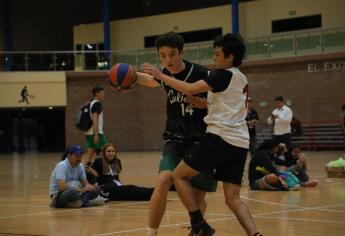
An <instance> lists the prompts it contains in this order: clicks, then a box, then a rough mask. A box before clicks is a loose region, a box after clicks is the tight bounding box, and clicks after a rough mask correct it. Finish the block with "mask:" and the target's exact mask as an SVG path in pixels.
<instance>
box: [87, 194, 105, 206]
mask: <svg viewBox="0 0 345 236" xmlns="http://www.w3.org/2000/svg"><path fill="white" fill-rule="evenodd" d="M106 201H107V199H106V198H103V197H101V196H99V195H98V197H96V198H95V199H92V200H90V201H89V205H88V206H103V205H104V203H106Z"/></svg>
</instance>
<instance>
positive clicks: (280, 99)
mask: <svg viewBox="0 0 345 236" xmlns="http://www.w3.org/2000/svg"><path fill="white" fill-rule="evenodd" d="M274 101H280V102H282V101H284V97H283V96H277V97H275V98H274Z"/></svg>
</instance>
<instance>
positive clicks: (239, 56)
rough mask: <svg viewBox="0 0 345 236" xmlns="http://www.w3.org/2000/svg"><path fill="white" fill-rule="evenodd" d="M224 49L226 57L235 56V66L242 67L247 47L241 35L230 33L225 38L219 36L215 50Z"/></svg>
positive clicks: (215, 41)
mask: <svg viewBox="0 0 345 236" xmlns="http://www.w3.org/2000/svg"><path fill="white" fill-rule="evenodd" d="M218 47H219V48H222V50H223V53H224V56H225V57H228V56H229V55H231V54H232V55H233V56H234V61H233V62H232V65H233V66H236V67H237V66H240V65H241V64H242V60H243V58H244V54H245V52H246V46H245V45H244V40H243V38H242V36H241V35H239V34H233V33H228V34H225V35H224V36H218V37H217V38H216V39H215V40H214V42H213V48H218Z"/></svg>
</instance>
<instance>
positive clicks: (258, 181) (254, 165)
mask: <svg viewBox="0 0 345 236" xmlns="http://www.w3.org/2000/svg"><path fill="white" fill-rule="evenodd" d="M285 148H286V147H285V145H284V144H283V143H279V142H278V141H277V140H276V139H270V140H265V141H264V142H263V143H262V144H261V145H260V146H259V147H258V149H257V150H256V151H255V154H254V156H253V158H252V159H251V160H250V163H249V186H250V188H251V189H252V190H278V191H279V190H298V189H299V188H300V186H299V184H298V179H297V178H296V177H295V176H293V175H292V174H290V173H282V172H280V171H279V170H278V169H277V168H276V166H275V165H274V160H275V158H276V155H277V153H279V152H281V151H280V150H281V149H285ZM286 178H289V181H288V183H287V181H286Z"/></svg>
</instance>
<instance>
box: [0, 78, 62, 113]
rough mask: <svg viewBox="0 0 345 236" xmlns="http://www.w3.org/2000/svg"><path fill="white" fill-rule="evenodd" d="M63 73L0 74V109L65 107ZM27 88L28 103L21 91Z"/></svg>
mask: <svg viewBox="0 0 345 236" xmlns="http://www.w3.org/2000/svg"><path fill="white" fill-rule="evenodd" d="M65 79H66V77H65V72H0V108H16V107H27V108H30V107H47V106H65V105H66V84H65ZM24 86H26V87H27V91H28V94H29V96H28V102H29V104H27V103H26V102H25V101H23V102H19V101H20V100H22V97H21V91H22V89H23V88H24Z"/></svg>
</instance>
